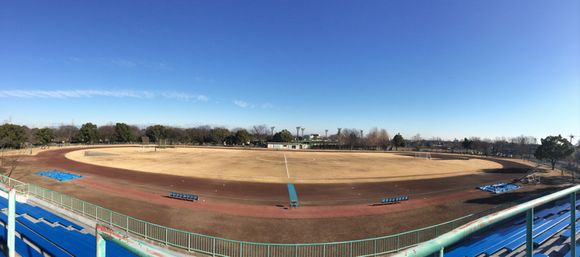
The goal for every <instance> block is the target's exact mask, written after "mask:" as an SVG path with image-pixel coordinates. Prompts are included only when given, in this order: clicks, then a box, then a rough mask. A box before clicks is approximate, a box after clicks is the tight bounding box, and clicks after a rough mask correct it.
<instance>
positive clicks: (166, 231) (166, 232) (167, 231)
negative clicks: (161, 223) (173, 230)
mask: <svg viewBox="0 0 580 257" xmlns="http://www.w3.org/2000/svg"><path fill="white" fill-rule="evenodd" d="M168 233H169V230H168V229H167V227H165V245H167V244H168V243H167V234H168Z"/></svg>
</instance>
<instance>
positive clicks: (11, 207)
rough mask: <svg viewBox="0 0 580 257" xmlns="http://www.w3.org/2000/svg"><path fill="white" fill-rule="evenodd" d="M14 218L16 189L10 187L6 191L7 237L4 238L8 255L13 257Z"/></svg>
mask: <svg viewBox="0 0 580 257" xmlns="http://www.w3.org/2000/svg"><path fill="white" fill-rule="evenodd" d="M15 219H16V190H15V189H14V188H12V189H10V191H9V192H8V226H7V228H6V229H7V230H8V233H7V234H8V238H7V240H6V243H7V247H8V257H14V256H16V255H15V248H14V242H15V240H14V236H15V234H16V233H15V232H14V231H15V230H16V227H15V225H16V224H15Z"/></svg>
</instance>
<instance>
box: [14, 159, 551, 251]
mask: <svg viewBox="0 0 580 257" xmlns="http://www.w3.org/2000/svg"><path fill="white" fill-rule="evenodd" d="M79 150H88V151H95V152H101V151H102V149H79ZM128 150H129V149H128ZM133 150H135V149H134V148H133ZM193 150H195V149H193ZM202 150H206V149H202ZM207 150H211V149H207ZM69 151H74V149H62V150H56V151H46V152H43V153H41V154H38V155H37V156H29V157H27V158H23V159H21V165H20V166H18V169H17V170H16V172H15V173H14V174H13V177H14V178H15V179H19V180H22V181H25V182H30V183H34V184H38V185H41V186H43V187H46V188H50V189H53V190H55V191H59V192H63V193H66V194H68V195H71V196H75V197H78V198H80V199H83V200H86V201H89V202H92V203H95V204H99V205H101V206H103V207H106V208H110V209H113V210H115V211H119V212H121V213H125V214H128V215H131V216H134V217H136V218H140V219H143V220H147V221H150V222H154V223H157V224H161V225H165V226H169V227H173V228H178V229H184V230H187V231H192V232H197V233H203V234H209V235H214V236H221V237H226V238H231V239H240V240H251V241H263V242H324V241H337V240H350V239H360V238H366V237H373V236H382V235H388V234H392V233H397V232H402V231H405V230H410V229H415V228H420V227H425V226H428V225H433V224H436V223H439V222H443V221H447V220H450V219H453V218H457V217H459V216H462V215H465V214H468V213H473V212H476V211H480V210H484V209H488V208H491V207H494V206H497V205H498V204H502V203H509V202H514V201H516V200H519V199H522V198H524V197H531V196H533V195H541V194H545V193H547V192H549V191H551V190H556V189H557V188H558V186H559V185H561V184H562V182H560V181H551V180H550V179H548V178H550V176H554V175H556V176H557V175H558V174H559V173H558V172H556V173H554V174H553V175H552V174H550V176H548V173H546V176H547V178H546V180H542V181H544V183H543V184H542V185H538V186H535V185H526V186H524V188H522V189H520V190H516V191H513V192H509V193H506V194H501V195H492V194H489V193H486V192H482V191H479V190H475V189H474V188H475V187H476V186H479V185H482V184H490V183H495V182H506V181H511V180H512V179H514V178H518V177H521V176H523V175H524V174H525V172H526V171H527V170H528V169H529V166H528V165H529V163H527V165H525V163H522V164H518V163H515V162H513V161H510V160H495V162H496V163H497V165H499V166H500V167H501V168H500V169H489V170H487V169H485V170H484V171H483V172H472V173H471V174H467V175H457V176H451V177H441V178H430V179H415V180H409V179H408V178H407V179H405V180H401V181H380V182H350V181H344V180H341V183H323V184H309V183H305V184H301V183H298V184H296V188H297V191H298V194H299V198H300V203H301V206H300V207H299V208H296V209H289V208H285V206H287V204H288V193H287V190H286V186H285V185H284V184H279V183H257V182H244V181H228V180H219V179H209V178H194V177H183V176H177V175H169V174H156V173H151V172H138V171H131V170H125V169H118V168H111V167H103V166H94V165H91V164H86V163H79V162H75V161H71V160H68V159H66V158H65V154H67V152H69ZM162 151H163V150H162ZM226 151H231V152H229V153H233V154H237V153H238V152H244V153H245V154H246V155H245V156H250V157H251V156H254V155H259V156H264V154H268V153H270V154H278V155H279V154H283V152H270V151H262V152H264V153H256V152H258V151H234V150H226ZM291 154H296V155H293V156H289V155H288V153H287V155H288V156H287V159H288V161H289V162H290V160H291V159H289V157H295V158H297V157H296V156H301V155H306V156H311V155H315V154H317V153H315V152H292V153H291ZM332 154H338V155H340V156H342V155H343V154H344V156H351V155H353V153H332ZM186 155H190V154H189V153H186V154H184V156H186ZM355 155H356V156H357V157H358V154H355ZM366 155H373V154H362V155H361V156H366ZM378 155H379V156H381V155H383V154H378ZM331 156H332V155H331ZM383 156H384V155H383ZM411 156H412V154H411ZM87 157H91V158H93V157H98V158H100V157H111V155H109V156H87ZM276 157H278V156H276ZM391 157H392V158H393V159H397V158H399V156H397V155H393V156H391ZM403 157H404V156H403ZM437 157H438V158H440V159H445V160H449V161H453V160H454V158H453V157H455V160H457V159H463V158H465V157H463V156H453V155H441V156H437ZM184 158H185V157H184ZM237 158H239V157H237ZM303 158H306V157H303ZM309 158H312V157H309ZM334 158H336V156H335V157H334ZM350 158H352V157H350ZM226 159H227V158H226ZM345 159H347V160H348V158H346V157H345ZM385 159H387V158H386V157H385ZM401 159H402V160H405V159H406V160H411V161H412V160H413V158H412V157H410V158H409V157H406V158H401ZM471 159H473V160H477V158H473V157H472V158H470V160H471ZM254 160H256V159H255V158H254ZM340 160H341V159H340V158H338V160H337V159H335V160H334V161H332V160H331V158H330V157H329V158H327V159H326V161H328V162H329V163H334V164H335V165H338V164H339V163H340ZM365 161H366V162H368V161H369V159H365V158H362V159H361V160H358V161H357V163H360V164H361V165H366V164H364V162H365ZM436 161H438V160H432V162H436ZM461 161H462V162H464V163H465V162H467V160H461ZM199 162H203V160H200V161H199ZM256 162H258V161H256ZM486 162H487V161H486ZM150 163H151V164H155V163H154V162H150ZM214 165H215V164H214ZM255 165H256V166H259V165H260V164H259V162H258V164H255ZM278 166H281V164H279V165H278ZM369 166H372V165H369ZM282 167H284V168H285V165H284V166H282ZM291 167H292V166H290V163H289V168H291ZM351 167H352V166H351ZM50 168H58V169H62V170H66V171H69V172H73V173H77V174H80V175H83V178H82V179H76V180H71V181H66V182H57V181H55V180H52V179H48V178H46V177H40V176H38V175H35V172H37V171H39V170H45V169H50ZM331 171H332V170H330V171H328V172H331ZM284 172H285V169H284ZM290 172H292V170H291V169H290ZM283 174H284V173H283ZM291 175H292V173H291ZM168 191H179V192H188V193H196V194H199V195H200V196H201V199H202V200H201V201H199V202H194V203H192V202H185V201H179V200H172V199H169V198H167V197H165V196H166V195H167V192H168ZM400 194H404V195H409V196H410V197H411V199H410V200H409V201H406V202H403V203H400V204H397V205H386V206H374V207H373V206H370V204H371V203H373V202H376V201H378V200H379V199H380V198H381V197H385V196H394V195H400Z"/></svg>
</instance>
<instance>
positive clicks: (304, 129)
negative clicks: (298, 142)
mask: <svg viewBox="0 0 580 257" xmlns="http://www.w3.org/2000/svg"><path fill="white" fill-rule="evenodd" d="M301 129H302V138H304V130H305V129H306V128H301Z"/></svg>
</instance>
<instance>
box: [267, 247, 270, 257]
mask: <svg viewBox="0 0 580 257" xmlns="http://www.w3.org/2000/svg"><path fill="white" fill-rule="evenodd" d="M267 256H268V257H270V245H269V244H268V255H267Z"/></svg>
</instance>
